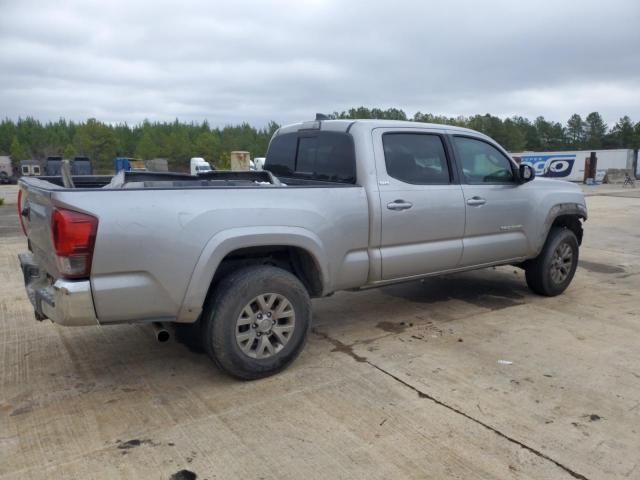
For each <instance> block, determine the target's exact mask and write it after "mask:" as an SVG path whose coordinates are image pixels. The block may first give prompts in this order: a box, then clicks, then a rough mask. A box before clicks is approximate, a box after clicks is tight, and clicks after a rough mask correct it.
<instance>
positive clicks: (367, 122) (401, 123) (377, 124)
mask: <svg viewBox="0 0 640 480" xmlns="http://www.w3.org/2000/svg"><path fill="white" fill-rule="evenodd" d="M356 125H357V126H365V127H368V128H370V129H373V128H399V127H400V128H402V127H405V128H416V127H419V128H433V129H438V130H448V131H452V132H458V133H473V134H474V135H480V136H483V137H484V136H485V135H484V134H483V133H481V132H478V131H476V130H471V129H469V128H462V127H456V126H454V125H444V124H439V123H422V122H411V121H408V120H375V119H356V120H309V121H306V122H297V123H292V124H289V125H284V126H282V127H280V129H279V130H278V132H277V133H278V134H281V133H289V132H297V131H298V130H305V129H310V130H311V129H320V130H330V131H337V132H346V131H348V130H351V128H353V127H354V126H356Z"/></svg>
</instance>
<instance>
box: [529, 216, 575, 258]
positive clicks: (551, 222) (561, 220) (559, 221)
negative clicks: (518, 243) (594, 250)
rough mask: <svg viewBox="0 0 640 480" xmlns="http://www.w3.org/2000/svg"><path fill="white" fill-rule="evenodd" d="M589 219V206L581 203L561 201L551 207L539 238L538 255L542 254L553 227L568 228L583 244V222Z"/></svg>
mask: <svg viewBox="0 0 640 480" xmlns="http://www.w3.org/2000/svg"><path fill="white" fill-rule="evenodd" d="M586 220H587V208H586V206H585V205H583V204H580V203H559V204H556V205H554V206H553V207H551V209H549V212H548V214H547V217H546V218H545V221H544V224H543V228H542V233H541V235H540V237H539V238H538V242H537V251H536V256H537V255H539V254H540V252H541V251H542V248H543V247H544V244H545V242H546V240H547V238H548V236H549V232H550V231H551V228H552V227H556V226H558V227H562V228H568V229H569V230H571V231H573V233H575V235H576V237H577V239H578V245H581V244H582V237H583V229H582V222H583V221H586Z"/></svg>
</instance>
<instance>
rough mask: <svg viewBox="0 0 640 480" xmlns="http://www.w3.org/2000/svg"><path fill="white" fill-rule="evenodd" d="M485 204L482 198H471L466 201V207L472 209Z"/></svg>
mask: <svg viewBox="0 0 640 480" xmlns="http://www.w3.org/2000/svg"><path fill="white" fill-rule="evenodd" d="M485 203H487V201H486V200H485V199H484V198H482V197H471V198H470V199H469V200H467V205H471V206H473V207H477V206H480V205H484V204H485Z"/></svg>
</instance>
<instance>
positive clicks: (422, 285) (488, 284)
mask: <svg viewBox="0 0 640 480" xmlns="http://www.w3.org/2000/svg"><path fill="white" fill-rule="evenodd" d="M382 291H383V292H384V293H385V294H386V295H391V296H394V297H399V298H404V299H405V300H410V301H412V302H419V303H437V302H444V301H446V300H461V301H463V302H467V303H470V304H472V305H475V306H476V307H483V308H488V309H490V310H501V309H503V308H509V307H514V306H517V305H522V304H523V303H524V298H525V292H526V287H525V285H524V284H523V283H522V282H521V281H520V280H518V279H514V278H513V277H512V276H510V277H505V278H504V279H487V278H482V279H480V278H469V277H462V276H456V275H452V276H449V277H438V278H429V279H425V280H422V281H418V282H411V283H405V284H399V285H392V286H390V287H386V288H383V289H382Z"/></svg>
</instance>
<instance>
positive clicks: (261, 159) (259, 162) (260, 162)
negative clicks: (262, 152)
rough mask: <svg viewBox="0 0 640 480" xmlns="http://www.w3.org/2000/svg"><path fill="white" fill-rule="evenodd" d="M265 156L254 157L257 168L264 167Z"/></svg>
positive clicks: (255, 167)
mask: <svg viewBox="0 0 640 480" xmlns="http://www.w3.org/2000/svg"><path fill="white" fill-rule="evenodd" d="M264 161H265V157H255V158H254V159H253V166H254V169H255V170H262V169H263V168H264Z"/></svg>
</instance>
